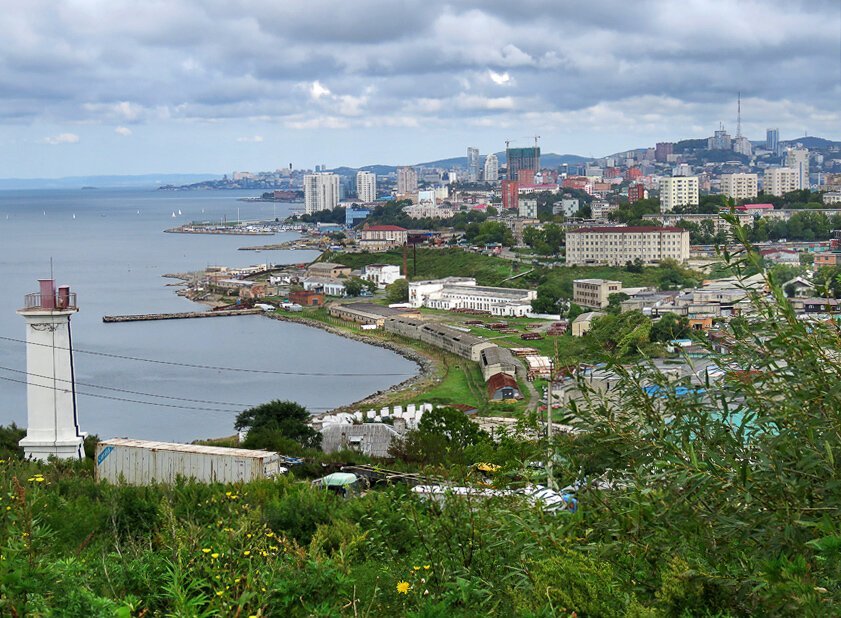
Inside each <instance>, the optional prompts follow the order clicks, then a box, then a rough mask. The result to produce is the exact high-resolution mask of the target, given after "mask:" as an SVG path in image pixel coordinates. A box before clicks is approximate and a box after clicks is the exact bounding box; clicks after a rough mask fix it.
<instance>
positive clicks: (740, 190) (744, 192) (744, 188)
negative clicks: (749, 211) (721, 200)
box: [721, 174, 759, 200]
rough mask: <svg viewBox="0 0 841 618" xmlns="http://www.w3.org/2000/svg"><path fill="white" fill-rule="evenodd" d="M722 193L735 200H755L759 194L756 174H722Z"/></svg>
mask: <svg viewBox="0 0 841 618" xmlns="http://www.w3.org/2000/svg"><path fill="white" fill-rule="evenodd" d="M721 193H722V194H723V195H726V196H727V197H729V198H731V199H734V200H749V199H753V198H755V197H756V196H757V194H758V193H759V177H758V176H757V175H756V174H722V176H721Z"/></svg>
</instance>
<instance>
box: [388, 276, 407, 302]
mask: <svg viewBox="0 0 841 618" xmlns="http://www.w3.org/2000/svg"><path fill="white" fill-rule="evenodd" d="M385 297H386V300H388V302H390V303H405V302H406V301H408V300H409V282H408V281H407V280H406V279H398V280H397V281H395V282H394V283H392V284H390V285H388V286H387V287H386V289H385Z"/></svg>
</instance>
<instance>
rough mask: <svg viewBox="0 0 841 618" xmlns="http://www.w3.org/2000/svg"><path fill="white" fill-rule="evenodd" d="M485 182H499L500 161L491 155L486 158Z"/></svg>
mask: <svg viewBox="0 0 841 618" xmlns="http://www.w3.org/2000/svg"><path fill="white" fill-rule="evenodd" d="M484 178H485V182H496V181H497V180H499V159H497V158H496V155H495V154H493V153H491V154H489V155H488V156H487V157H485V176H484Z"/></svg>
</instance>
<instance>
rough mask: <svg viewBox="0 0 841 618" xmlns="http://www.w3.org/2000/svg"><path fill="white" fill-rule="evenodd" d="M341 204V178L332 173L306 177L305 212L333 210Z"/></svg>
mask: <svg viewBox="0 0 841 618" xmlns="http://www.w3.org/2000/svg"><path fill="white" fill-rule="evenodd" d="M338 203H339V177H338V176H337V175H336V174H333V173H331V172H320V173H318V174H307V175H305V176H304V212H306V214H308V215H309V214H312V213H314V212H318V211H319V210H333V209H334V208H335V207H336V205H337V204H338Z"/></svg>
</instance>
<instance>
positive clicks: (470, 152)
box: [467, 148, 479, 182]
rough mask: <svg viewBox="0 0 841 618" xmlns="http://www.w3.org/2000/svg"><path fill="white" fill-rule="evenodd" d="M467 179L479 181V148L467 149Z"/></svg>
mask: <svg viewBox="0 0 841 618" xmlns="http://www.w3.org/2000/svg"><path fill="white" fill-rule="evenodd" d="M467 181H468V182H479V149H478V148H468V149H467Z"/></svg>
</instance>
